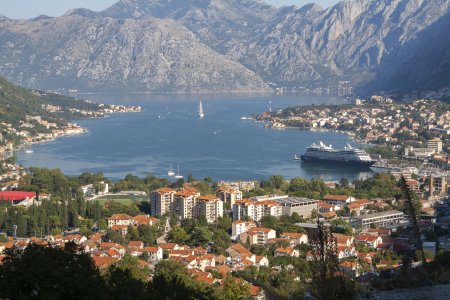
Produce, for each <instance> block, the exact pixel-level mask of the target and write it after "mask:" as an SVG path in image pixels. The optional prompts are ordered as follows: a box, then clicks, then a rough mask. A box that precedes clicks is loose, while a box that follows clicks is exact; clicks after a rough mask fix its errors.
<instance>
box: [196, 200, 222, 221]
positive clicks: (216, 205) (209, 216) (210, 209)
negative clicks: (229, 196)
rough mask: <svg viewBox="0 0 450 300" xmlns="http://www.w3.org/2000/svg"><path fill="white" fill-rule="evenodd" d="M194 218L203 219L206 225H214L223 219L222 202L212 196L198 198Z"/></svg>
mask: <svg viewBox="0 0 450 300" xmlns="http://www.w3.org/2000/svg"><path fill="white" fill-rule="evenodd" d="M196 217H205V218H206V221H207V222H208V223H214V222H215V221H217V218H219V217H223V201H221V200H220V199H219V198H218V197H216V196H213V195H209V196H202V197H198V200H197V209H196Z"/></svg>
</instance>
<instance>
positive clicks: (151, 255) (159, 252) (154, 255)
mask: <svg viewBox="0 0 450 300" xmlns="http://www.w3.org/2000/svg"><path fill="white" fill-rule="evenodd" d="M141 251H142V253H147V254H148V261H149V262H158V261H161V260H162V259H163V249H162V248H161V247H145V248H144V249H142V250H141Z"/></svg>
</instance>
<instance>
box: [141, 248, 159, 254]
mask: <svg viewBox="0 0 450 300" xmlns="http://www.w3.org/2000/svg"><path fill="white" fill-rule="evenodd" d="M159 249H160V248H158V247H145V248H144V249H142V252H150V253H156V252H158V250H159Z"/></svg>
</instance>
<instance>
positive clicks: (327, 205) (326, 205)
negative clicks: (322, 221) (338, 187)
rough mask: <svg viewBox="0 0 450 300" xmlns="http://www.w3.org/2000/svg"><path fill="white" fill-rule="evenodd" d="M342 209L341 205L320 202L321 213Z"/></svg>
mask: <svg viewBox="0 0 450 300" xmlns="http://www.w3.org/2000/svg"><path fill="white" fill-rule="evenodd" d="M340 209H341V207H340V206H339V205H336V204H330V203H327V202H325V201H322V200H319V212H321V213H328V212H335V211H338V210H340Z"/></svg>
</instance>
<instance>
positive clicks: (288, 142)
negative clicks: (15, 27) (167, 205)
mask: <svg viewBox="0 0 450 300" xmlns="http://www.w3.org/2000/svg"><path fill="white" fill-rule="evenodd" d="M77 97H78V98H84V99H91V100H94V101H97V102H100V103H107V104H123V105H139V106H141V107H143V109H144V111H142V112H140V113H129V114H128V113H121V114H114V115H110V116H109V117H108V118H103V119H86V120H79V121H78V122H77V123H78V124H79V125H81V126H82V127H84V128H86V129H87V130H88V132H87V133H86V134H83V135H79V136H71V137H63V138H60V139H57V140H55V141H52V142H48V143H43V144H37V145H34V146H33V151H34V153H32V154H26V153H25V152H24V151H19V152H17V154H16V155H17V157H18V162H19V163H20V164H22V165H24V166H26V167H30V166H36V167H47V168H60V169H61V170H62V171H63V172H64V173H65V174H68V175H77V174H80V173H82V172H103V173H104V174H105V175H106V176H107V177H109V178H112V179H120V178H123V177H124V176H125V175H126V174H128V173H132V174H134V175H137V176H146V175H155V176H158V177H165V176H167V170H168V169H169V168H170V163H172V165H173V166H174V168H176V167H177V166H178V165H179V166H180V174H181V175H184V176H185V178H186V177H187V175H188V174H189V173H192V175H193V176H194V177H195V178H204V177H211V178H213V179H214V180H258V179H263V178H267V177H269V176H270V175H283V176H285V177H286V178H293V177H304V178H317V177H320V178H322V179H324V180H339V179H340V178H342V177H347V178H350V179H356V178H366V177H369V176H371V175H372V172H371V171H370V170H361V169H354V168H348V167H336V166H327V165H325V166H323V165H322V166H315V165H303V164H302V163H301V162H299V161H294V160H293V159H292V158H293V156H294V155H295V154H297V155H299V154H301V153H303V152H304V151H305V149H306V147H308V146H309V145H310V144H312V143H314V142H318V141H323V142H324V143H326V144H332V145H333V146H334V147H337V148H340V147H343V146H344V145H345V144H346V143H351V144H353V145H355V143H354V142H352V141H351V140H350V139H349V137H348V136H347V135H346V134H343V133H336V132H315V131H309V130H299V129H291V128H286V129H266V128H263V124H261V123H256V122H254V121H253V120H242V119H241V117H249V116H251V115H252V114H257V113H261V112H263V111H268V110H269V109H272V110H275V109H280V108H284V107H287V106H296V105H309V104H312V103H314V104H323V103H336V104H340V103H344V102H345V100H344V99H339V98H333V97H321V96H316V95H302V94H296V95H283V96H280V95H272V94H226V95H225V94H123V95H122V94H96V95H77ZM200 100H201V101H202V103H203V109H204V113H205V117H204V118H199V117H198V113H197V110H198V103H199V101H200Z"/></svg>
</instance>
